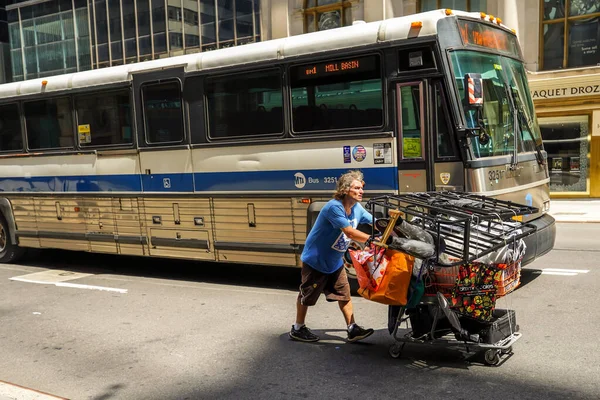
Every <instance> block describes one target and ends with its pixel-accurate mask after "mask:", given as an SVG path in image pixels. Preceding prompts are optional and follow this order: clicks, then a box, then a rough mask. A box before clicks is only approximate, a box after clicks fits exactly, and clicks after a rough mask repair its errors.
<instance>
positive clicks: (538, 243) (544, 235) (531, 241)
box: [522, 214, 556, 265]
mask: <svg viewBox="0 0 600 400" xmlns="http://www.w3.org/2000/svg"><path fill="white" fill-rule="evenodd" d="M527 223H528V224H531V225H535V226H536V228H537V230H536V232H535V233H534V234H532V235H529V236H527V237H525V238H523V240H524V241H525V245H526V246H527V249H526V250H525V256H524V257H523V262H522V265H527V264H529V263H531V262H532V261H533V260H535V259H536V258H538V257H541V256H543V255H544V254H546V253H548V252H549V251H550V250H552V249H553V248H554V241H555V239H556V222H555V221H554V218H553V217H552V216H551V215H549V214H544V215H543V216H541V217H540V218H537V219H535V220H533V221H528V222H527Z"/></svg>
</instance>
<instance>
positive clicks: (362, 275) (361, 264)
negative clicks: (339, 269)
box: [348, 246, 389, 291]
mask: <svg viewBox="0 0 600 400" xmlns="http://www.w3.org/2000/svg"><path fill="white" fill-rule="evenodd" d="M348 251H349V252H350V258H351V259H352V265H353V266H354V270H355V271H356V279H357V280H358V286H359V287H360V288H361V289H369V290H372V291H377V290H378V289H379V285H380V284H381V281H382V279H383V277H384V276H385V272H386V269H387V265H388V262H389V260H388V258H387V257H386V256H385V249H384V248H383V247H375V246H370V247H365V248H364V249H363V250H354V249H349V250H348Z"/></svg>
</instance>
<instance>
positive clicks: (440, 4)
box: [417, 0, 487, 12]
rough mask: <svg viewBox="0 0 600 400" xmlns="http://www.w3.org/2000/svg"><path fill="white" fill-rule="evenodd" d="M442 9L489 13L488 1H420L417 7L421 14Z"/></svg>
mask: <svg viewBox="0 0 600 400" xmlns="http://www.w3.org/2000/svg"><path fill="white" fill-rule="evenodd" d="M440 8H450V9H452V10H462V11H482V12H487V0H420V1H419V2H418V5H417V10H419V12H423V11H431V10H439V9H440Z"/></svg>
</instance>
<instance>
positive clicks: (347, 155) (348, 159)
mask: <svg viewBox="0 0 600 400" xmlns="http://www.w3.org/2000/svg"><path fill="white" fill-rule="evenodd" d="M351 154H352V152H351V151H350V146H344V164H350V163H351V162H352V156H351Z"/></svg>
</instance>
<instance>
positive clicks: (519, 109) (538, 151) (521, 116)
mask: <svg viewBox="0 0 600 400" xmlns="http://www.w3.org/2000/svg"><path fill="white" fill-rule="evenodd" d="M511 93H512V95H513V103H514V104H515V112H516V113H517V118H518V120H519V121H520V122H521V125H519V131H520V132H521V133H520V135H521V139H523V129H521V126H525V127H526V128H527V130H528V131H529V134H530V135H531V137H532V138H533V129H532V126H531V122H530V120H529V118H527V117H526V116H525V110H523V104H522V103H521V102H520V101H517V98H516V94H515V93H514V92H513V91H512V90H511ZM534 143H535V158H536V160H537V162H538V164H539V165H544V164H545V161H544V155H543V154H542V144H541V141H540V143H538V142H537V141H535V140H534Z"/></svg>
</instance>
